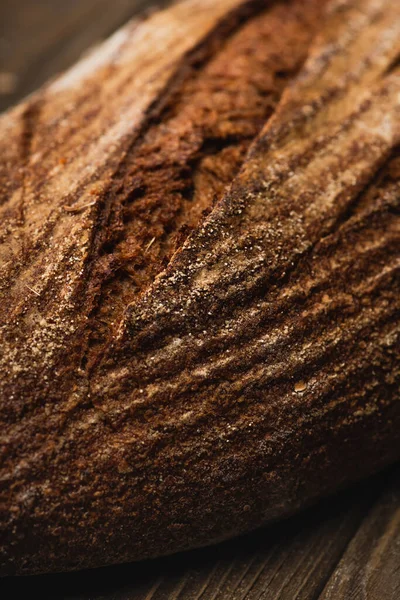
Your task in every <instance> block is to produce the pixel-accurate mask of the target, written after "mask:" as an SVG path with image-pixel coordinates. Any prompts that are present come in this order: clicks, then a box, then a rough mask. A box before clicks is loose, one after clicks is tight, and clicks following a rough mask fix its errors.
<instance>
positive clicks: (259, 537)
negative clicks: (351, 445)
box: [0, 0, 400, 600]
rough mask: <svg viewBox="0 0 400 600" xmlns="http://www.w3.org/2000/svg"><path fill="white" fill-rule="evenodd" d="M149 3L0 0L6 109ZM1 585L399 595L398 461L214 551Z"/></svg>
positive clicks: (96, 597)
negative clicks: (325, 498)
mask: <svg viewBox="0 0 400 600" xmlns="http://www.w3.org/2000/svg"><path fill="white" fill-rule="evenodd" d="M145 4H148V3H147V2H145V1H143V0H142V1H140V0H113V2H108V1H105V0H71V1H70V2H61V0H35V1H34V2H33V1H32V0H14V2H13V3H9V2H2V3H1V4H0V88H1V87H2V89H3V93H0V109H4V108H6V107H7V106H8V105H10V104H12V103H14V102H16V101H17V100H19V99H20V98H21V97H23V96H25V95H26V94H27V93H29V92H30V91H32V90H33V89H35V88H36V87H37V86H39V85H40V84H41V83H42V82H43V81H44V80H46V79H47V78H48V77H49V76H51V75H52V74H54V73H55V72H57V71H59V70H61V69H63V68H65V67H66V66H68V65H69V64H71V63H72V62H74V61H75V60H76V58H77V57H78V56H79V55H80V54H81V53H82V52H83V51H84V50H85V48H87V47H90V46H91V45H93V44H95V43H97V42H98V41H100V40H101V39H102V38H104V37H105V36H107V35H108V34H109V33H110V32H111V31H113V30H114V29H115V28H116V27H118V26H119V25H120V24H121V23H123V22H124V21H125V20H126V19H127V18H128V17H130V16H131V15H132V14H134V13H135V12H136V10H137V9H138V7H139V6H140V7H143V6H144V5H145ZM2 74H3V76H2ZM5 92H7V93H5ZM349 460H351V457H349ZM1 587H2V588H3V592H2V590H1V589H0V593H2V597H4V598H7V599H8V598H23V597H28V594H27V592H28V591H29V596H31V595H32V596H33V597H35V595H36V596H37V597H39V598H41V599H45V598H49V599H54V600H61V599H63V600H67V599H68V600H100V599H104V600H128V599H129V600H136V599H137V600H139V599H141V600H150V599H153V600H161V599H165V600H167V599H177V598H180V599H186V598H187V599H189V600H192V599H193V600H195V599H196V600H199V599H201V600H225V599H227V598H232V599H233V600H239V599H240V600H253V599H254V600H255V599H265V600H272V599H274V600H275V599H278V598H279V599H282V600H292V599H299V600H312V599H317V598H321V599H323V600H328V599H329V600H337V599H342V598H343V599H346V600H347V599H354V600H359V599H362V600H364V599H368V600H397V599H398V598H400V467H399V466H394V467H392V468H390V469H388V470H387V471H386V472H384V473H381V474H379V475H377V476H375V477H373V478H371V479H369V480H368V481H365V482H362V483H360V484H358V485H357V486H355V487H353V488H352V489H351V490H347V491H344V492H342V493H341V494H339V495H337V496H335V497H333V498H330V499H327V500H325V501H324V502H321V503H320V504H319V505H318V506H316V507H313V508H311V509H309V510H308V511H306V512H304V513H302V514H300V515H297V516H295V517H293V518H292V519H289V520H287V521H285V522H283V523H278V524H276V525H275V526H273V527H269V528H266V529H262V530H259V531H257V532H254V533H252V534H249V535H247V536H245V537H242V538H239V539H236V540H234V541H230V542H226V543H224V544H221V545H219V546H216V547H213V548H206V549H202V550H197V551H193V552H190V553H186V554H183V555H177V556H174V557H169V558H165V559H160V560H157V561H152V562H146V563H141V564H135V565H122V566H116V567H110V568H107V569H100V570H96V571H88V572H82V573H74V574H63V575H53V576H41V577H35V578H19V579H9V580H4V581H3V582H2V586H1Z"/></svg>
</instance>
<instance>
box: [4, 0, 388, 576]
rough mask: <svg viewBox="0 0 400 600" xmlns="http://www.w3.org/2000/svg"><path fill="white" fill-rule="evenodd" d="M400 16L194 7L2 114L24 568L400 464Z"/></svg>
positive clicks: (184, 537) (200, 531) (88, 561)
mask: <svg viewBox="0 0 400 600" xmlns="http://www.w3.org/2000/svg"><path fill="white" fill-rule="evenodd" d="M399 55H400V3H397V2H393V1H392V0H344V1H343V0H340V1H339V0H327V1H325V2H322V1H321V0H291V1H287V2H283V1H275V2H273V1H246V2H245V1H241V0H218V2H216V1H215V0H185V1H184V2H181V3H178V4H175V5H173V6H171V7H170V8H168V9H166V10H165V11H160V12H157V13H154V14H152V15H151V16H149V17H148V18H147V19H146V20H144V21H143V22H140V23H139V22H135V23H131V24H129V25H127V26H126V27H125V28H124V29H123V30H121V31H120V32H118V34H116V35H115V36H114V37H113V38H112V39H111V40H110V41H108V42H106V44H105V45H104V46H103V47H101V48H100V49H98V50H96V51H95V52H94V54H93V55H92V56H90V57H89V58H86V59H85V60H84V61H83V62H82V63H81V64H79V65H78V66H77V67H75V68H74V69H72V70H71V71H70V72H68V73H66V74H64V75H62V76H61V77H59V78H58V79H56V80H55V81H53V82H51V83H50V84H48V85H47V86H46V87H44V88H43V89H42V90H40V91H39V92H37V93H36V94H35V95H33V96H32V97H30V98H29V99H28V100H27V101H26V102H24V103H22V104H21V105H20V106H17V107H16V108H15V109H13V110H11V111H10V112H9V113H7V114H5V115H4V116H3V117H2V118H1V119H0V190H1V205H0V212H1V226H0V235H1V245H0V260H1V266H2V270H1V277H0V290H1V292H0V293H1V304H0V319H1V356H0V363H1V377H0V400H1V402H0V409H1V434H2V438H3V448H4V452H3V454H2V462H1V474H2V482H3V494H2V512H1V526H2V535H1V542H0V550H1V556H2V557H1V564H2V573H3V574H23V573H35V572H44V571H58V570H68V569H78V568H83V567H94V566H99V565H105V564H111V563H116V562H122V561H129V560H136V559H141V558H145V557H152V556H156V555H161V554H166V553H171V552H176V551H179V550H183V549H186V548H191V547H195V546H200V545H204V544H209V543H213V542H217V541H218V540H221V539H224V538H227V537H229V536H232V535H234V534H237V533H240V532H243V531H246V530H249V529H251V528H254V527H257V526H259V525H261V524H263V523H266V522H268V521H271V520H273V519H276V518H279V517H282V516H284V515H288V514H290V513H292V512H294V511H295V510H298V509H299V508H301V507H303V506H305V505H307V504H309V503H311V502H313V501H315V499H317V498H318V497H320V496H322V495H324V494H327V493H329V492H331V491H333V490H335V489H337V488H339V487H340V486H343V485H345V484H346V483H348V482H350V481H353V480H355V479H358V478H360V477H362V476H365V475H367V474H369V473H371V472H373V471H375V470H377V469H379V468H381V467H382V466H384V465H385V464H387V463H389V462H391V461H394V460H396V459H398V458H399V457H400V397H399V383H400V372H399V358H400V350H399V328H400V323H399V314H400V276H399V265H400V262H399V259H400V233H399V231H400V228H399V225H400V219H399V203H400V152H399V144H400V69H399V67H398V64H397V62H396V61H398V57H399Z"/></svg>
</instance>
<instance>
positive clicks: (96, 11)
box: [0, 0, 162, 111]
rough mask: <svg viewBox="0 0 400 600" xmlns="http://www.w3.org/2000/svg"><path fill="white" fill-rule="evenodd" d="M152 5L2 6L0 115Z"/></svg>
mask: <svg viewBox="0 0 400 600" xmlns="http://www.w3.org/2000/svg"><path fill="white" fill-rule="evenodd" d="M152 4H155V2H154V1H153V2H152V1H151V0H113V2H109V0H70V1H69V2H62V1H61V0H35V2H32V1H31V0H16V1H15V2H14V3H8V2H6V3H4V4H3V3H1V2H0V5H1V6H0V111H1V110H4V109H6V108H7V107H8V106H10V105H11V104H14V103H16V102H17V101H18V100H20V99H21V98H23V97H24V96H26V95H27V94H29V93H30V92H32V91H33V90H35V89H36V88H38V87H39V86H40V85H41V84H42V83H44V82H45V81H46V80H47V79H48V78H49V77H51V76H53V75H54V74H55V73H58V72H59V71H62V70H63V69H65V68H67V67H68V66H70V65H71V64H73V63H74V62H75V61H76V60H77V59H78V58H79V57H80V56H81V54H82V53H83V52H84V51H85V50H87V48H89V47H91V46H92V45H94V44H96V43H98V42H100V41H101V40H102V39H104V38H105V37H107V36H108V35H110V34H111V33H112V32H113V31H115V30H116V29H117V28H118V27H119V26H120V25H122V24H123V23H124V22H125V21H127V20H128V19H129V18H131V17H132V16H134V15H135V14H137V13H139V12H141V11H143V10H144V9H146V8H148V7H149V6H151V5H152ZM158 4H162V1H161V2H158ZM12 79H13V80H14V85H12V84H13V82H12ZM2 82H3V85H1V84H2ZM8 83H9V84H10V87H9V89H8V90H7V86H8ZM13 88H14V89H13ZM2 89H3V93H1V91H2Z"/></svg>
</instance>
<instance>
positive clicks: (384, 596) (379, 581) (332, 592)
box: [321, 470, 400, 600]
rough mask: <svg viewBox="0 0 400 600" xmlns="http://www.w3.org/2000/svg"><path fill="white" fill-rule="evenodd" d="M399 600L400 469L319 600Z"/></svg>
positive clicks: (361, 528)
mask: <svg viewBox="0 0 400 600" xmlns="http://www.w3.org/2000/svg"><path fill="white" fill-rule="evenodd" d="M337 598H346V599H348V600H353V599H354V600H398V599H399V598H400V470H398V471H397V473H396V474H395V476H394V477H393V480H392V481H391V482H390V485H389V486H388V488H387V489H386V490H385V492H384V493H383V495H382V497H381V498H380V500H379V501H378V502H377V503H376V504H375V505H374V507H373V509H372V510H371V512H370V513H369V515H368V516H367V518H366V519H365V521H364V522H363V524H362V526H361V527H360V529H359V530H358V531H357V534H356V535H355V536H354V538H353V539H352V541H351V543H350V545H349V547H348V549H347V551H346V552H345V553H344V555H343V557H342V559H341V561H340V563H339V564H338V567H337V569H336V570H335V572H334V573H333V574H332V577H331V578H330V579H329V581H328V583H327V585H326V588H325V590H324V592H323V594H322V595H321V600H336V599H337Z"/></svg>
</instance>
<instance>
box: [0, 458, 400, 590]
mask: <svg viewBox="0 0 400 600" xmlns="http://www.w3.org/2000/svg"><path fill="white" fill-rule="evenodd" d="M388 482H389V484H390V487H389V489H388V491H387V492H386V494H385V495H384V497H383V499H382V500H381V501H380V503H379V504H377V505H376V508H374V507H375V503H376V500H377V498H379V497H380V496H381V490H382V489H383V488H384V487H385V486H386V485H388ZM399 501H400V466H397V467H395V468H392V469H390V470H389V471H386V472H385V473H383V474H380V475H377V476H376V477H373V478H371V479H369V480H368V481H366V482H363V483H361V484H359V485H357V486H355V487H354V488H352V489H351V490H348V491H345V492H343V493H341V494H338V495H336V496H334V497H332V498H329V499H327V500H325V501H323V502H320V503H319V504H318V505H317V506H315V507H312V508H310V509H309V510H308V511H305V512H303V513H302V514H300V515H297V516H295V517H293V518H291V519H288V520H287V521H284V522H282V523H277V524H276V525H274V526H273V527H269V528H265V529H262V530H259V531H256V532H254V533H252V534H249V535H247V536H243V537H241V538H238V539H236V540H231V541H228V542H225V543H223V544H220V545H218V546H215V547H212V548H203V549H200V550H196V551H193V552H188V553H185V554H181V555H176V556H172V557H167V558H163V559H159V560H155V561H147V562H144V563H139V564H131V565H121V566H116V567H109V568H105V569H97V570H94V571H86V572H81V573H69V574H60V575H50V576H40V577H30V578H17V579H10V580H8V581H7V582H6V585H7V589H8V590H9V592H8V593H9V596H8V595H7V594H5V596H4V597H7V598H8V597H16V598H19V597H23V595H22V594H23V593H24V590H26V589H29V591H30V594H32V596H37V597H39V598H41V599H43V600H45V599H49V600H50V599H51V600H178V599H179V600H227V599H232V600H260V599H262V600H317V598H320V594H321V592H322V590H323V589H324V588H325V592H324V594H325V596H323V599H324V600H328V599H329V600H331V599H333V598H334V599H335V600H341V599H343V600H345V599H346V600H347V599H348V598H357V600H358V598H368V600H369V598H370V597H371V599H373V600H375V598H376V599H378V598H379V600H388V599H390V600H391V599H392V598H395V597H396V596H393V595H391V594H392V591H393V590H394V591H398V590H399V587H398V586H399V566H400V559H399V555H398V552H399V546H400V530H399V523H398V520H399V519H398V517H399V513H398V512H397V517H396V518H397V522H396V521H395V512H394V509H395V507H396V505H397V508H398V506H399ZM366 515H369V516H368V517H367V519H366V520H365V522H364V519H365V517H366ZM374 515H375V516H374ZM360 523H362V526H361V528H360V529H359V527H360ZM354 536H355V537H354ZM360 536H361V537H360ZM353 537H354V541H352V540H353ZM354 544H356V546H357V549H358V547H359V545H361V547H362V546H363V544H365V545H366V546H367V548H366V549H365V551H364V553H361V554H360V553H359V551H358V550H357V552H355V551H354V550H353V546H354ZM374 548H378V550H377V551H376V552H373V551H372V550H373V549H374ZM369 551H371V552H370V554H368V552H369ZM370 555H371V557H370V558H369V559H368V566H366V567H365V569H366V570H365V569H364V570H363V562H362V561H363V560H364V559H366V558H368V557H369V556H370ZM349 561H350V562H349ZM352 561H353V562H352ZM385 561H387V566H386V567H385V568H384V569H382V564H383V563H384V562H385ZM337 565H339V566H338V570H337V571H336V567H337ZM346 565H349V566H348V567H347V566H346ZM349 569H350V570H349ZM357 570H360V571H361V573H364V572H365V573H366V575H365V576H366V577H368V581H369V582H370V583H367V586H370V585H373V589H374V590H376V593H377V594H378V591H379V588H380V594H381V595H374V596H357V595H354V596H350V595H348V590H349V589H350V588H348V587H346V585H347V584H346V581H347V576H348V573H350V574H351V575H352V577H353V578H356V576H357ZM328 581H329V583H328V584H327V582H328ZM354 581H355V580H354ZM358 581H360V582H361V583H360V585H362V581H363V576H360V577H359V579H358ZM371 582H372V584H371ZM326 584H327V585H326ZM385 586H388V587H385ZM390 586H391V587H390ZM354 589H356V590H357V593H358V587H355V588H354ZM368 589H369V588H368ZM371 589H372V588H371ZM329 590H332V591H329ZM327 593H329V594H330V595H328V596H327V595H326V594H327ZM374 593H375V592H374ZM11 594H12V595H11ZM397 597H400V596H397Z"/></svg>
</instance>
